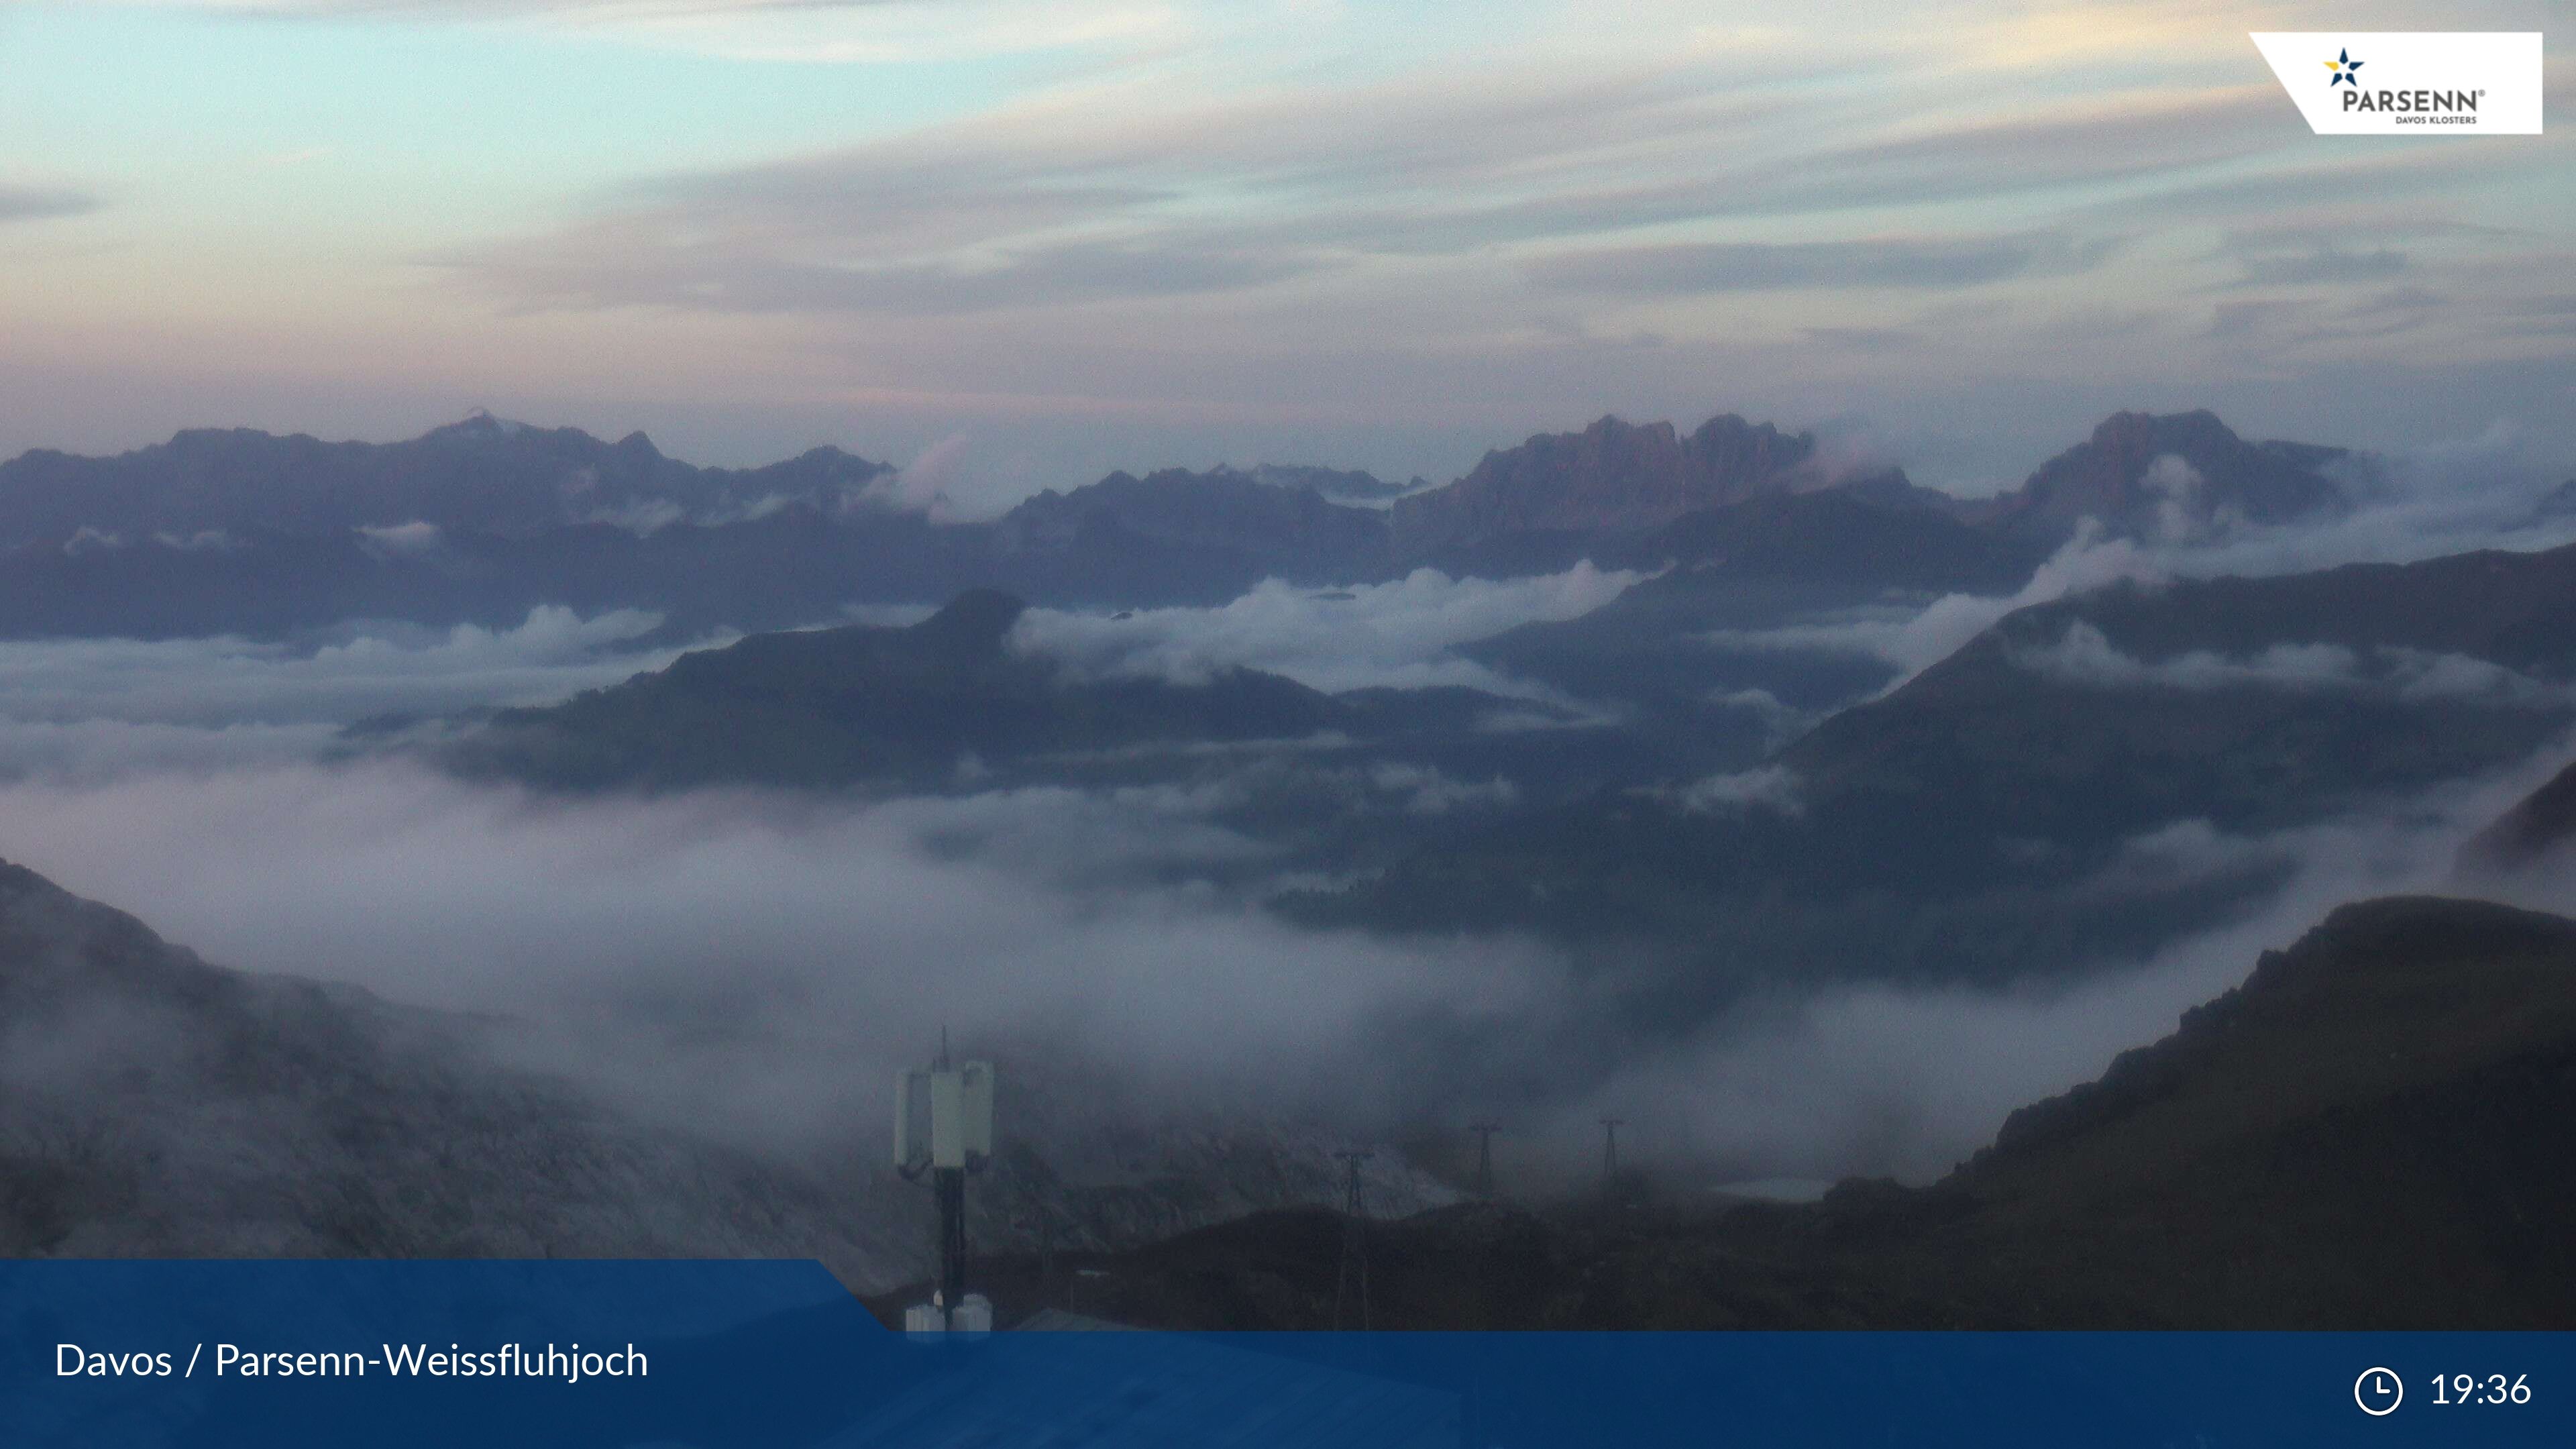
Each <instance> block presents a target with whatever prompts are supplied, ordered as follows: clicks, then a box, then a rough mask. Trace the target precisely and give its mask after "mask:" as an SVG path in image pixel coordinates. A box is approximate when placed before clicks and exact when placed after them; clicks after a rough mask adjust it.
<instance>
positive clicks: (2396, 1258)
mask: <svg viewBox="0 0 2576 1449" xmlns="http://www.w3.org/2000/svg"><path fill="white" fill-rule="evenodd" d="M2571 1112H2576V922H2572V921H2567V920H2562V919H2559V918H2557V917H2553V916H2544V915H2536V914H2531V913H2528V912H2523V911H2516V910H2511V909H2508V908H2506V907H2503V906H2497V905H2490V904H2487V903H2484V902H2479V901H2462V900H2438V899H2423V898H2416V899H2394V900H2380V901H2370V902H2366V903H2362V904H2358V905H2352V906H2347V907H2344V908H2342V909H2340V910H2338V911H2336V912H2335V913H2334V914H2333V915H2332V916H2331V917H2329V918H2328V919H2327V920H2326V921H2325V922H2324V923H2323V924H2322V925H2320V926H2318V927H2317V928H2316V929H2315V930H2313V931H2311V932H2309V933H2308V934H2307V935H2306V936H2305V937H2304V938H2302V939H2301V940H2300V941H2299V942H2298V943H2297V944H2296V945H2294V946H2292V947H2290V948H2289V949H2287V950H2285V951H2272V952H2266V953H2264V955H2263V957H2262V960H2261V961H2260V962H2259V963H2258V964H2257V965H2256V966H2255V968H2254V971H2253V974H2252V976H2251V977H2250V978H2249V979H2248V980H2247V981H2246V982H2245V984H2244V985H2242V986H2240V987H2238V988H2236V989H2234V990H2232V991H2229V992H2228V993H2226V994H2225V995H2224V996H2221V997H2220V998H2219V999H2217V1000H2216V1001H2213V1002H2211V1003H2209V1004H2207V1005H2205V1006H2201V1007H2196V1008H2194V1009H2192V1010H2190V1011H2188V1012H2186V1013H2185V1014H2184V1016H2183V1019H2182V1023H2181V1026H2180V1029H2179V1030H2177V1031H2175V1032H2174V1033H2173V1034H2172V1035H2170V1036H2168V1037H2166V1038H2165V1039H2164V1040H2162V1041H2159V1042H2157V1043H2155V1044H2153V1045H2151V1046H2146V1047H2141V1048H2138V1049H2137V1050H2134V1051H2130V1052H2127V1053H2124V1054H2123V1055H2122V1056H2121V1057H2120V1058H2119V1059H2118V1060H2117V1061H2115V1062H2114V1063H2113V1064H2112V1065H2111V1067H2110V1069H2109V1070H2108V1071H2107V1072H2105V1073H2104V1074H2103V1076H2102V1077H2101V1078H2100V1080H2098V1081H2095V1082H2091V1083H2088V1084H2086V1085H2083V1086H2080V1087H2077V1088H2075V1089H2074V1090H2073V1091H2071V1092H2069V1093H2066V1094H2065V1095H2063V1096H2060V1097H2055V1098H2052V1099H2049V1100H2047V1101H2044V1102H2040V1103H2036V1104H2034V1105H2032V1106H2030V1107H2026V1108H2024V1109H2022V1110H2021V1111H2019V1112H2016V1113H2014V1114H2013V1116H2012V1118H2011V1119H2010V1120H2009V1121H2008V1122H2007V1123H2006V1124H2005V1126H2004V1128H2003V1130H2002V1132H2001V1133H2000V1134H1999V1136H1998V1138H1997V1140H1996V1142H1995V1144H1994V1145H1993V1146H1992V1147H1990V1148H1988V1149H1987V1150H1985V1151H1984V1152H1981V1153H1979V1154H1978V1155H1977V1156H1976V1157H1975V1158H1974V1159H1973V1160H1971V1161H1969V1162H1968V1163H1966V1164H1964V1165H1962V1166H1961V1167H1959V1168H1958V1169H1957V1170H1956V1171H1954V1172H1952V1173H1951V1174H1950V1175H1949V1176H1948V1177H1946V1178H1944V1179H1943V1180H1941V1181H1940V1182H1938V1183H1936V1184H1934V1185H1933V1186H1931V1187H1928V1188H1920V1189H1909V1188H1904V1187H1900V1186H1898V1185H1897V1184H1895V1183H1891V1182H1867V1181H1852V1182H1847V1183H1844V1184H1842V1185H1840V1186H1838V1187H1837V1188H1836V1189H1835V1190H1834V1191H1832V1192H1831V1193H1829V1194H1827V1195H1826V1197H1825V1198H1824V1200H1823V1201H1822V1202H1820V1203H1816V1204H1812V1205H1802V1206H1791V1205H1779V1204H1767V1203H1739V1204H1735V1205H1726V1204H1724V1203H1722V1202H1718V1203H1713V1202H1711V1201H1710V1200H1709V1199H1707V1198H1706V1197H1705V1196H1704V1195H1701V1194H1697V1193H1691V1192H1688V1191H1687V1190H1686V1189H1681V1190H1674V1191H1668V1192H1664V1193H1660V1194H1658V1193H1656V1192H1655V1191H1654V1190H1653V1185H1652V1183H1651V1180H1649V1181H1648V1182H1647V1183H1645V1184H1644V1185H1642V1186H1641V1185H1640V1184H1639V1183H1638V1182H1636V1181H1635V1180H1631V1181H1630V1182H1629V1183H1626V1184H1623V1186H1622V1187H1621V1190H1620V1191H1621V1196H1622V1197H1623V1198H1625V1199H1627V1201H1626V1204H1625V1205H1624V1206H1623V1207H1622V1208H1621V1209H1619V1210H1617V1211H1607V1210H1604V1209H1602V1208H1600V1207H1593V1208H1590V1209H1582V1208H1575V1207H1560V1208H1555V1209H1551V1210H1549V1211H1547V1212H1545V1213H1544V1214H1543V1215H1542V1214H1533V1213H1531V1212H1528V1211H1524V1210H1521V1209H1517V1208H1512V1207H1507V1206H1500V1205H1487V1204H1471V1205H1464V1206H1459V1207H1453V1208H1444V1209H1439V1210H1436V1211H1433V1212H1429V1213H1424V1214H1421V1215H1417V1216H1413V1217H1409V1218H1405V1219H1403V1220H1401V1221H1395V1222H1387V1221H1379V1222H1374V1223H1371V1224H1369V1226H1368V1228H1367V1244H1368V1257H1369V1264H1368V1266H1369V1288H1370V1305H1371V1312H1372V1323H1373V1325H1374V1326H1375V1327H1378V1328H1381V1329H1411V1330H1457V1329H1563V1328H1618V1329H1718V1328H1727V1329H1745V1328H1753V1329H2011V1330H2019V1329H2306V1330H2353V1329H2470V1328H2481V1329H2557V1330H2563V1329H2566V1328H2568V1327H2571V1326H2576V1160H2571V1158H2570V1157H2569V1155H2568V1154H2566V1153H2564V1152H2553V1151H2536V1150H2534V1149H2533V1146H2532V1144H2534V1143H2536V1142H2545V1141H2549V1140H2551V1139H2552V1137H2553V1136H2554V1135H2557V1134H2559V1133H2561V1132H2562V1131H2563V1128H2562V1125H2561V1124H2563V1122H2564V1121H2565V1120H2566V1118H2567V1116H2568V1114H2569V1113H2571ZM1506 1188H1507V1190H1508V1184H1506ZM1381 1216H1392V1215H1390V1214H1381ZM1344 1237H1345V1229H1344V1224H1343V1222H1342V1220H1341V1218H1340V1217H1339V1216H1338V1215H1337V1214H1334V1213H1331V1212H1327V1211H1321V1210H1306V1211H1289V1212H1277V1213H1263V1214H1257V1215H1254V1216H1252V1217H1248V1218H1245V1219H1242V1220H1240V1221H1236V1222H1231V1223H1226V1224H1222V1225H1219V1226H1216V1227H1211V1228H1206V1229H1202V1230H1199V1231H1197V1232H1194V1233H1190V1234H1187V1235H1184V1236H1181V1237H1179V1238H1175V1239H1173V1240H1172V1241H1169V1242H1166V1243H1161V1244H1157V1245H1155V1246H1153V1247H1150V1248H1147V1249H1144V1250H1141V1251H1138V1252H1135V1253H1129V1254H1122V1255H1117V1256H1114V1257H1107V1258H1092V1257H1085V1258H1083V1259H1080V1260H1077V1261H1078V1263H1079V1266H1082V1267H1087V1268H1090V1269H1092V1270H1093V1271H1094V1274H1095V1276H1093V1277H1092V1278H1090V1279H1087V1280H1085V1282H1086V1285H1087V1292H1086V1296H1085V1297H1084V1299H1083V1302H1082V1304H1081V1306H1082V1308H1083V1309H1084V1310H1085V1311H1087V1312H1089V1313H1093V1314H1098V1315H1102V1316H1105V1317H1109V1318H1113V1319H1118V1320H1123V1321H1127V1322H1132V1323H1137V1324H1143V1325H1150V1326H1158V1327H1172V1328H1190V1329H1236V1330H1243V1329H1306V1328H1317V1327H1323V1326H1327V1325H1329V1324H1330V1322H1331V1314H1332V1311H1333V1301H1334V1288H1335V1283H1336V1278H1337V1274H1338V1271H1339V1268H1340V1264H1341V1258H1342V1251H1343V1241H1344ZM1035 1266H1036V1265H1035V1264H1034V1262H1032V1261H1031V1260H1028V1259H1026V1258H1018V1259H1012V1260H1009V1261H1006V1262H1005V1263H1002V1264H998V1265H995V1267H994V1268H993V1269H992V1270H990V1271H988V1273H987V1275H986V1279H985V1282H986V1286H987V1289H988V1291H990V1292H992V1293H993V1294H994V1295H995V1296H996V1299H997V1301H998V1302H999V1303H1000V1304H1001V1306H1002V1311H1003V1314H1004V1316H1005V1318H1006V1319H1007V1318H1009V1317H1012V1316H1016V1315H1017V1314H1019V1313H1023V1312H1027V1311H1031V1310H1033V1309H1035V1308H1038V1307H1041V1306H1047V1305H1049V1304H1054V1305H1057V1306H1061V1303H1062V1295H1063V1293H1064V1291H1065V1289H1064V1287H1063V1285H1062V1282H1061V1281H1060V1280H1059V1281H1058V1282H1055V1283H1048V1282H1045V1281H1043V1280H1041V1278H1040V1277H1039V1275H1038V1274H1037V1273H1036V1272H1034V1271H1033V1270H1034V1268H1035ZM889 1301H890V1300H889Z"/></svg>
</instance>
